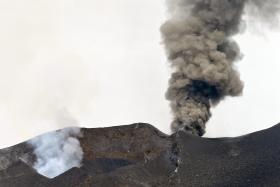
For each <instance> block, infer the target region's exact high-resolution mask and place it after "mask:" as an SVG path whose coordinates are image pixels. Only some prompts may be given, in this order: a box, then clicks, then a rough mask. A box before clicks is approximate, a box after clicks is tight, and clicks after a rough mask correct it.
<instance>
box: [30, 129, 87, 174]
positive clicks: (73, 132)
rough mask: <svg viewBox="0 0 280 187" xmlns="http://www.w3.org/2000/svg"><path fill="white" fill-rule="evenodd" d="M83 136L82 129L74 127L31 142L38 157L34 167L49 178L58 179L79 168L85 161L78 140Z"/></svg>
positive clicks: (39, 137) (45, 135)
mask: <svg viewBox="0 0 280 187" xmlns="http://www.w3.org/2000/svg"><path fill="white" fill-rule="evenodd" d="M81 136H82V134H81V131H80V128H78V127H72V128H66V129H62V130H58V131H55V132H51V133H47V134H44V135H42V136H38V137H36V138H34V139H32V140H30V141H29V143H30V144H32V145H33V147H34V154H35V155H36V162H35V164H34V166H33V167H34V168H35V169H36V170H37V171H38V172H39V173H41V174H42V175H44V176H46V177H49V178H53V177H56V176H58V175H60V174H61V173H63V172H65V171H67V170H69V169H71V168H72V167H79V166H80V165H81V162H82V159H83V150H82V148H81V147H80V142H79V140H78V137H81Z"/></svg>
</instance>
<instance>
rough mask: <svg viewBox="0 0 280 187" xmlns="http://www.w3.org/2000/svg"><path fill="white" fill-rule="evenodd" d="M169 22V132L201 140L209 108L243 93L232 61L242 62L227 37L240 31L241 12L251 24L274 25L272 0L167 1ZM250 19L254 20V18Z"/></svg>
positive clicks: (163, 29) (165, 29) (166, 39)
mask: <svg viewBox="0 0 280 187" xmlns="http://www.w3.org/2000/svg"><path fill="white" fill-rule="evenodd" d="M167 2H168V3H167V4H168V8H169V11H170V15H171V16H170V18H169V20H167V21H166V22H165V23H164V24H163V25H162V27H161V32H162V36H163V40H164V44H165V47H166V51H167V55H168V59H169V61H170V63H171V65H172V67H173V68H174V72H173V73H172V76H171V78H170V81H169V88H168V91H167V93H166V98H167V99H168V100H169V101H170V105H171V109H172V112H173V115H174V120H173V122H172V125H171V128H172V130H173V131H178V130H181V129H184V130H186V131H189V132H191V133H192V134H195V135H199V136H202V135H203V134H204V133H205V128H206V127H205V124H206V122H207V121H208V120H209V118H210V117H211V112H210V108H211V106H215V105H216V104H218V103H219V102H220V101H221V100H223V99H224V98H225V97H226V96H238V95H240V94H241V93H242V90H243V83H242V81H241V80H240V77H239V73H238V71H237V70H236V67H235V65H234V62H236V61H238V60H239V59H240V57H241V53H240V50H239V46H238V44H237V43H236V42H235V41H234V39H233V38H232V37H233V36H234V35H235V34H237V33H238V32H240V31H241V30H242V27H243V26H244V24H242V23H243V21H242V15H243V14H244V12H245V7H246V8H247V9H246V10H248V12H249V13H256V12H257V13H258V14H257V15H258V16H256V19H257V18H259V19H258V20H260V21H264V22H266V21H267V20H275V14H276V13H277V12H278V10H279V2H278V1H277V0H268V1H261V0H169V1H167ZM254 16H255V15H254Z"/></svg>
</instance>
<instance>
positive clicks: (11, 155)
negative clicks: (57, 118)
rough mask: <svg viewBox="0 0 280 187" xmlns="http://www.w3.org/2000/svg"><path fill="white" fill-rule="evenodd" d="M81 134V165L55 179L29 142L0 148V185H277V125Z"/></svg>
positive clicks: (132, 128) (145, 127)
mask: <svg viewBox="0 0 280 187" xmlns="http://www.w3.org/2000/svg"><path fill="white" fill-rule="evenodd" d="M82 132H83V137H82V138H80V142H81V146H82V148H83V151H84V160H83V165H82V167H81V168H72V169H70V170H69V171H67V172H65V173H63V174H61V175H60V176H57V177H55V178H53V179H48V178H45V177H43V176H41V175H40V174H38V173H36V171H35V170H34V169H32V167H30V165H31V164H32V162H33V161H34V160H35V159H36V158H34V155H33V154H32V147H30V146H29V145H28V144H26V143H22V144H18V145H16V146H13V147H10V148H7V149H3V150H0V186H1V187H2V186H13V187H14V186H15V187H16V186H21V187H25V186H26V187H31V186H36V187H37V186H52V187H53V186H58V187H62V186H67V187H71V186H73V187H74V186H94V187H130V186H131V187H157V186H159V187H171V186H172V187H173V186H174V187H184V186H195V187H197V186H213V187H214V186H215V187H216V186H218V187H219V186H246V187H247V186H280V179H279V177H278V176H279V175H280V159H279V157H280V156H279V155H280V146H279V145H280V136H279V135H278V134H279V133H280V125H277V126H275V127H273V128H270V129H267V130H264V131H260V132H256V133H252V134H249V135H246V136H241V137H237V138H214V139H213V138H201V137H196V136H193V135H190V134H187V133H185V132H183V131H181V132H178V133H177V134H173V135H171V136H167V135H165V134H163V133H161V132H160V131H158V130H157V129H155V128H154V127H153V126H151V125H148V124H140V123H139V124H133V125H129V126H119V127H110V128H99V129H82ZM25 163H27V164H25Z"/></svg>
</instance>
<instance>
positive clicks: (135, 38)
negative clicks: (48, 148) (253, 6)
mask: <svg viewBox="0 0 280 187" xmlns="http://www.w3.org/2000/svg"><path fill="white" fill-rule="evenodd" d="M165 16H166V12H165V6H164V0H153V1H150V0H141V1H140V0H138V1H136V0H107V1H100V0H82V1H78V0H25V1H22V0H0V24H1V29H0V123H1V132H0V147H5V146H8V145H13V144H15V143H19V142H21V141H25V140H27V139H29V138H31V137H34V136H35V135H38V134H41V133H44V132H46V131H49V130H54V129H58V128H63V127H65V126H73V125H76V124H79V125H80V126H81V127H101V126H111V125H123V124H130V123H134V122H147V123H151V124H153V125H155V126H156V127H158V128H159V129H160V130H162V131H163V132H165V133H169V124H170V122H171V114H170V109H169V106H168V102H167V101H166V100H165V98H164V94H165V91H166V89H167V81H168V77H169V76H170V71H171V70H170V68H169V64H168V62H167V61H166V56H165V53H164V49H163V45H162V44H161V37H160V32H159V27H160V25H161V23H163V22H164V20H165ZM253 26H254V27H253ZM247 28H248V30H247V31H246V32H245V33H243V34H242V35H239V36H237V37H236V39H237V40H238V42H239V44H240V46H241V49H242V52H243V54H244V58H243V60H242V61H241V62H238V65H237V68H238V69H239V70H240V73H241V77H242V79H243V81H244V82H245V89H244V93H243V96H242V97H239V98H234V99H232V98H228V99H227V100H225V101H224V102H222V103H220V105H218V106H217V107H216V108H215V109H214V110H213V117H212V119H211V120H210V122H209V123H208V126H207V133H206V136H208V137H220V136H237V135H242V134H245V133H249V132H253V131H256V130H260V129H264V128H267V127H270V126H272V125H275V124H276V123H278V122H280V109H279V108H280V99H279V96H280V87H279V86H278V80H279V79H280V62H278V61H279V60H280V53H279V46H278V45H279V43H280V30H279V29H278V30H277V29H274V30H273V31H269V30H264V28H263V25H257V24H254V25H252V24H248V26H247ZM256 28H257V30H256Z"/></svg>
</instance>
